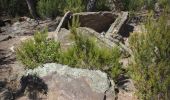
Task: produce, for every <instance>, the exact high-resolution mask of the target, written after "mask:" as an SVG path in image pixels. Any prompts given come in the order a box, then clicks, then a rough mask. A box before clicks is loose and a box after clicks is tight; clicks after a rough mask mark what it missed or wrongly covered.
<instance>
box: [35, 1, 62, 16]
mask: <svg viewBox="0 0 170 100" xmlns="http://www.w3.org/2000/svg"><path fill="white" fill-rule="evenodd" d="M63 9H64V0H39V1H38V2H37V12H38V14H39V15H40V16H41V17H50V18H52V17H56V16H57V15H59V14H60V13H62V10H63Z"/></svg>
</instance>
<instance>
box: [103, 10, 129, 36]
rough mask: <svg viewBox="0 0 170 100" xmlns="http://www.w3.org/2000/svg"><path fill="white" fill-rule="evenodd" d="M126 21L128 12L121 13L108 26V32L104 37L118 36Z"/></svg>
mask: <svg viewBox="0 0 170 100" xmlns="http://www.w3.org/2000/svg"><path fill="white" fill-rule="evenodd" d="M127 19H128V12H122V13H121V14H120V15H119V16H118V18H117V19H116V20H115V22H114V23H113V24H112V25H111V26H110V28H109V30H108V31H107V32H106V37H113V35H115V34H118V33H119V32H120V29H121V28H122V27H123V26H124V24H125V22H126V20H127Z"/></svg>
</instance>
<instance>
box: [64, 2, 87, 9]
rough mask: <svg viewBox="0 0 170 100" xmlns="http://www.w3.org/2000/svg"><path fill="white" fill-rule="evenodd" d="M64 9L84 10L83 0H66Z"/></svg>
mask: <svg viewBox="0 0 170 100" xmlns="http://www.w3.org/2000/svg"><path fill="white" fill-rule="evenodd" d="M65 4H66V5H65V9H64V10H65V11H71V12H82V11H85V8H86V6H85V2H83V0H66V3H65Z"/></svg>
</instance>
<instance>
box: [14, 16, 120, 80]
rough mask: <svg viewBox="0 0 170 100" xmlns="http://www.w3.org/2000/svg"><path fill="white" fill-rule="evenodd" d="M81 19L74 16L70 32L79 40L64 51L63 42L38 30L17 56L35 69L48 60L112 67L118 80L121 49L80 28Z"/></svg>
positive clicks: (22, 45) (74, 65) (70, 64)
mask: <svg viewBox="0 0 170 100" xmlns="http://www.w3.org/2000/svg"><path fill="white" fill-rule="evenodd" d="M77 27H79V23H78V20H76V19H75V18H73V22H72V25H70V32H71V34H73V36H74V40H75V43H74V45H73V46H71V47H70V48H68V49H67V50H66V51H62V50H61V47H60V43H58V42H56V41H54V40H47V32H46V31H44V32H37V33H35V35H34V39H30V40H27V41H25V42H23V43H22V44H21V46H20V47H19V48H18V50H17V58H18V59H19V60H20V61H21V62H22V63H23V64H24V65H25V66H26V68H28V69H34V68H36V67H38V66H39V65H42V64H44V63H50V62H53V63H60V64H65V65H69V66H71V67H76V68H88V69H99V70H103V69H104V68H109V70H110V76H112V77H113V78H114V79H116V78H117V77H118V76H119V75H120V74H121V73H122V70H121V64H120V63H119V60H120V57H121V52H120V51H119V49H118V48H117V47H116V48H113V49H109V48H103V47H101V46H100V45H99V44H98V43H97V41H96V40H95V38H92V37H89V36H87V35H84V34H83V33H81V31H77V29H76V28H77Z"/></svg>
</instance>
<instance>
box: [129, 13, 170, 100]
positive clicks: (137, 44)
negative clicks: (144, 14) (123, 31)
mask: <svg viewBox="0 0 170 100" xmlns="http://www.w3.org/2000/svg"><path fill="white" fill-rule="evenodd" d="M167 16H168V15H166V14H165V15H163V16H162V17H161V18H159V19H158V20H156V19H154V18H153V17H149V18H148V21H147V24H146V25H145V26H146V27H145V28H146V30H145V31H144V32H143V33H133V35H132V36H131V38H130V47H131V49H132V51H133V59H132V61H131V64H130V66H129V67H130V75H131V77H132V78H133V80H134V82H135V85H136V88H137V90H138V95H139V97H140V99H141V100H168V98H169V96H168V93H169V89H170V88H169V87H170V62H169V59H170V48H169V47H170V26H168V23H167V18H168V17H167Z"/></svg>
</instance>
